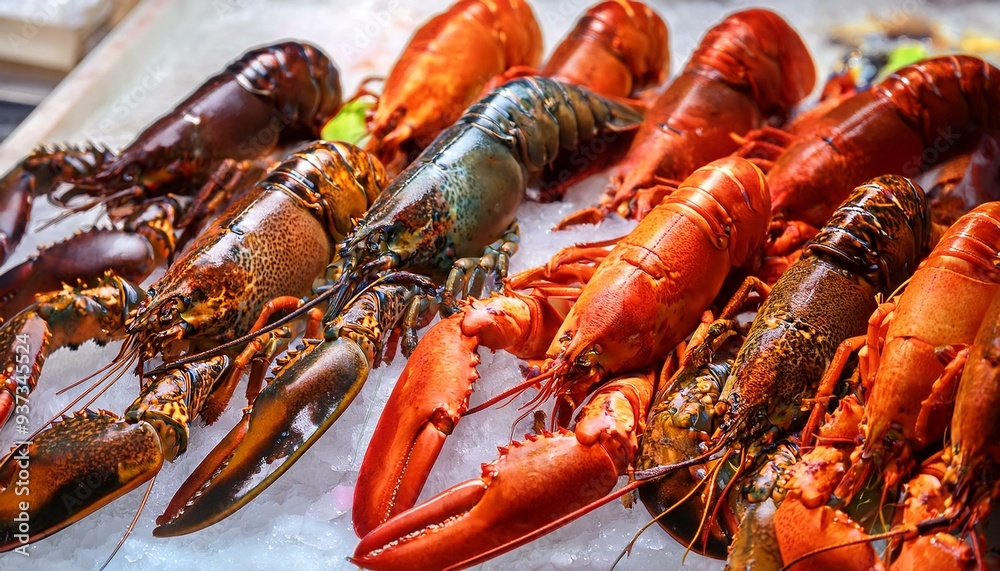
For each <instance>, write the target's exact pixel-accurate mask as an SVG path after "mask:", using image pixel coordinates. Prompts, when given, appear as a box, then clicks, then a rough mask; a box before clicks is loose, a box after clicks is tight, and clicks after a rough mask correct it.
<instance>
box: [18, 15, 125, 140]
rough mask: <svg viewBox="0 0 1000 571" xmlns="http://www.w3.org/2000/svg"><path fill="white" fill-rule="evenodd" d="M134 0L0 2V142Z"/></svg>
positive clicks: (94, 44) (74, 65)
mask: <svg viewBox="0 0 1000 571" xmlns="http://www.w3.org/2000/svg"><path fill="white" fill-rule="evenodd" d="M137 3H138V0H62V1H53V0H0V38H2V41H0V142H3V140H4V139H6V138H7V136H8V135H10V133H11V131H13V130H14V128H15V127H17V125H18V124H20V123H21V121H23V120H24V119H25V118H26V117H27V116H28V114H29V113H31V111H32V110H33V109H34V108H35V107H37V106H38V104H39V103H41V102H42V100H43V99H45V96H47V95H48V94H49V93H50V92H51V91H52V90H53V89H55V87H56V85H58V84H59V82H60V81H62V79H63V78H64V77H66V74H68V73H69V72H70V71H71V70H72V69H73V68H74V67H76V64H77V63H79V61H80V60H81V59H83V57H84V56H85V55H87V52H88V51H90V49H91V48H93V47H94V46H96V45H97V44H98V43H99V42H100V41H101V40H102V39H103V38H104V37H105V36H106V35H107V34H108V32H109V31H110V30H111V29H112V28H114V26H115V25H117V24H118V23H119V22H120V21H121V20H122V18H124V17H125V15H126V14H128V12H129V11H130V10H131V9H132V8H133V7H134V6H135V5H136V4H137Z"/></svg>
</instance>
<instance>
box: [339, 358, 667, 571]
mask: <svg viewBox="0 0 1000 571" xmlns="http://www.w3.org/2000/svg"><path fill="white" fill-rule="evenodd" d="M654 383H655V374H653V373H652V372H651V371H646V372H643V373H640V374H637V375H635V376H625V377H620V378H618V379H616V380H614V381H612V382H611V383H609V384H608V385H606V386H605V387H604V388H602V389H601V391H600V392H598V393H597V394H596V395H595V396H594V398H593V399H592V400H591V401H590V402H589V403H588V404H587V405H586V407H585V408H584V410H583V411H582V413H581V415H580V417H579V418H578V419H577V423H576V427H575V429H574V432H568V431H565V430H560V431H559V432H557V433H555V434H551V433H544V434H543V435H542V436H528V437H527V440H526V441H525V442H523V443H519V442H514V443H512V444H511V445H510V446H509V447H502V448H500V458H499V459H498V460H495V461H494V462H491V463H490V464H485V465H484V466H483V474H482V477H481V478H480V479H478V480H470V481H468V482H465V483H462V484H458V485H457V486H455V487H453V488H450V489H448V490H445V491H444V492H442V493H441V494H439V495H437V496H435V497H434V498H432V499H430V500H428V501H427V502H426V503H424V504H421V505H419V506H417V507H415V508H412V509H410V510H408V511H406V512H403V513H401V514H399V515H398V516H396V517H395V518H394V519H392V520H390V521H388V522H387V523H385V524H383V525H381V526H379V527H377V528H375V530H373V531H372V532H371V533H369V534H367V535H366V536H365V537H364V538H362V540H361V543H359V544H358V547H357V550H356V551H355V554H354V557H353V558H352V561H353V562H354V563H356V564H358V565H360V566H362V567H365V568H368V569H400V568H405V569H425V568H426V569H442V568H445V567H453V566H459V567H465V566H471V565H475V564H477V563H480V562H481V561H484V560H486V559H488V558H490V557H493V556H495V555H498V554H499V553H502V552H505V551H509V550H510V549H513V548H515V547H517V546H519V545H520V544H521V543H523V541H524V540H523V537H524V536H525V535H527V534H529V533H531V532H532V531H533V530H534V529H536V528H538V527H540V526H542V525H545V524H547V523H549V522H552V521H555V520H556V519H558V518H560V517H561V516H563V515H566V514H569V513H571V512H572V511H574V510H575V509H576V508H578V507H579V506H580V505H581V504H587V503H589V502H591V501H594V500H597V499H599V498H601V497H603V496H604V495H605V494H607V493H608V492H610V491H611V490H612V489H613V488H614V486H615V484H616V483H617V482H618V477H619V476H620V475H623V474H625V473H626V471H627V469H628V468H629V466H630V465H631V461H632V459H633V458H634V456H635V452H636V446H637V438H638V434H639V432H640V431H641V430H642V429H643V427H644V423H645V410H646V408H647V407H648V405H649V399H650V398H651V396H652V391H653V385H654Z"/></svg>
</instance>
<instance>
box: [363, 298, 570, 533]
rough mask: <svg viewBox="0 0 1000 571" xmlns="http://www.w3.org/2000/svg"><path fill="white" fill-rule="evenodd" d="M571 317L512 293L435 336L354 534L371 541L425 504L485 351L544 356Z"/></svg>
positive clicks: (443, 324)
mask: <svg viewBox="0 0 1000 571" xmlns="http://www.w3.org/2000/svg"><path fill="white" fill-rule="evenodd" d="M565 315H566V310H565V309H562V308H558V307H556V306H555V305H553V304H552V303H551V302H549V301H547V300H543V299H540V298H537V297H529V296H524V295H519V294H516V293H513V292H508V295H504V296H499V295H497V296H494V297H492V298H490V299H489V300H485V301H476V300H473V301H471V302H470V303H469V304H468V305H465V306H463V308H462V311H461V313H458V314H455V315H453V316H451V317H449V318H447V319H443V320H441V321H440V322H438V323H436V324H435V325H434V326H433V327H431V328H430V329H428V330H427V333H425V334H424V337H423V339H421V341H420V343H419V344H418V345H417V348H416V350H415V351H414V352H413V354H412V355H410V359H409V360H408V361H407V363H406V367H405V368H404V369H403V372H402V374H401V375H400V376H399V380H398V381H397V382H396V385H395V387H394V388H393V391H392V395H391V396H390V397H389V400H388V401H387V402H386V404H385V407H384V408H383V410H382V415H381V416H380V417H379V421H378V425H377V426H376V427H375V433H374V434H373V435H372V440H371V444H369V446H368V451H367V452H366V453H365V458H364V460H363V461H362V463H361V469H360V470H359V472H358V481H357V484H356V486H355V488H354V509H353V514H352V518H353V520H354V531H355V532H356V533H357V534H358V537H363V536H365V535H367V534H368V533H369V532H371V531H372V530H373V529H375V528H376V527H377V526H379V525H380V524H382V523H384V522H385V521H386V520H388V519H389V518H391V517H393V516H395V515H396V514H398V513H401V512H403V511H405V510H407V509H409V508H411V507H413V505H414V504H415V503H416V502H417V498H418V497H419V496H420V492H421V490H422V489H423V487H424V483H425V482H426V481H427V476H428V474H430V471H431V468H432V467H433V466H434V463H435V462H436V461H437V458H438V454H439V453H440V452H441V449H442V447H443V446H444V442H445V440H446V439H447V437H448V436H449V435H450V434H451V433H452V430H454V428H455V425H456V424H457V423H458V421H459V419H461V417H462V414H463V413H464V412H465V411H466V410H467V408H468V404H469V395H470V394H471V393H472V385H473V383H474V382H475V381H476V380H477V379H478V378H479V373H477V372H476V365H478V364H479V356H478V354H477V353H476V349H477V348H478V347H479V346H483V347H487V348H489V349H491V350H494V351H499V350H507V351H509V352H511V353H514V354H515V355H517V356H518V357H522V358H538V357H541V356H544V354H545V349H547V348H548V343H549V342H550V341H551V339H552V337H554V335H555V332H556V331H558V329H559V325H560V324H561V323H562V321H563V319H564V317H565Z"/></svg>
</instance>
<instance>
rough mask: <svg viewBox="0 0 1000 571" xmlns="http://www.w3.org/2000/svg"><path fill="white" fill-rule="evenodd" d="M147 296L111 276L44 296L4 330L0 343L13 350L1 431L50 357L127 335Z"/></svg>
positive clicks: (0, 408) (3, 383)
mask: <svg viewBox="0 0 1000 571" xmlns="http://www.w3.org/2000/svg"><path fill="white" fill-rule="evenodd" d="M145 297H146V294H145V293H144V292H143V291H142V290H141V289H139V288H138V287H136V286H135V285H133V284H132V283H130V282H128V281H127V280H123V279H122V278H119V277H117V276H115V275H114V274H112V273H110V272H108V273H106V274H104V275H103V276H102V277H100V278H99V279H98V280H97V281H96V282H95V283H94V285H93V286H85V285H83V284H80V285H79V286H77V287H75V288H71V287H69V286H64V287H63V289H61V290H59V291H56V292H53V293H50V294H46V295H43V296H41V297H40V298H39V300H38V302H37V303H35V305H34V306H32V307H30V308H28V309H25V310H24V311H22V312H21V313H19V314H17V315H16V316H14V317H13V318H11V320H10V321H8V322H6V323H4V324H3V326H2V327H0V344H2V345H3V346H4V347H11V348H12V351H10V352H9V353H8V355H7V356H6V357H4V359H3V360H2V361H0V366H2V367H3V369H2V370H0V426H3V424H4V423H5V422H6V421H7V418H8V416H9V415H10V412H11V409H12V407H13V405H14V404H15V401H18V400H19V399H18V397H20V398H21V399H23V398H26V397H27V396H28V395H29V394H31V392H32V391H33V390H34V389H35V384H36V382H37V381H38V377H39V376H40V375H41V373H42V366H43V364H44V363H45V359H46V358H47V357H48V355H49V354H50V353H51V352H52V351H55V350H56V349H59V348H60V347H71V348H75V347H77V346H78V345H80V344H82V343H85V342H87V341H90V340H93V341H95V342H97V343H101V344H103V343H107V342H109V341H113V340H116V339H121V338H122V337H124V336H125V319H126V317H127V316H128V314H129V312H131V311H132V310H133V309H134V308H135V307H137V306H138V305H139V303H140V302H141V301H142V300H143V299H145Z"/></svg>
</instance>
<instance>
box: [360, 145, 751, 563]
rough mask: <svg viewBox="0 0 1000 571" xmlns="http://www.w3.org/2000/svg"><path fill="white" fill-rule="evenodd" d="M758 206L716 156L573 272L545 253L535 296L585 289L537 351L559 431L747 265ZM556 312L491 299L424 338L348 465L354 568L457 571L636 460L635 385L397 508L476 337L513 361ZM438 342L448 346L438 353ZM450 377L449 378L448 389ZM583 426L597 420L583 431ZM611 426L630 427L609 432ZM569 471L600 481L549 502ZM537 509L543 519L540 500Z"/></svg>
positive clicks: (663, 347) (464, 377) (424, 464)
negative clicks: (509, 353) (554, 400)
mask: <svg viewBox="0 0 1000 571" xmlns="http://www.w3.org/2000/svg"><path fill="white" fill-rule="evenodd" d="M767 207H768V193H767V188H766V185H765V184H764V181H763V178H762V175H761V174H760V172H759V171H758V170H757V169H756V168H755V167H753V166H752V165H751V164H749V163H748V162H746V161H744V160H743V159H738V158H730V159H724V160H720V161H717V162H715V163H712V164H710V165H708V166H706V167H704V168H702V169H700V170H698V171H696V172H695V173H694V174H692V175H691V176H690V177H689V178H688V179H687V180H686V181H685V182H684V183H683V184H682V185H681V187H680V188H679V189H678V190H677V191H675V192H674V193H673V194H672V195H671V196H670V197H669V199H668V200H666V201H664V202H663V203H662V204H660V205H659V206H658V207H657V208H656V209H655V210H654V211H653V212H651V213H650V215H649V216H648V217H647V218H646V219H645V220H644V221H643V222H642V223H641V224H640V225H639V226H638V227H636V229H635V230H634V231H633V232H632V233H631V234H629V236H627V237H625V238H623V239H622V240H621V242H619V243H618V245H617V246H616V247H615V248H614V249H613V250H611V252H610V253H608V252H606V251H605V250H603V249H599V248H591V249H586V248H581V249H578V250H570V251H568V252H565V253H564V259H568V260H569V261H573V260H579V261H580V262H585V263H583V264H579V263H577V264H576V265H577V266H579V265H582V266H583V269H580V270H579V271H578V268H577V267H574V264H568V263H564V264H561V265H560V263H559V262H556V263H555V266H554V267H552V268H550V269H549V272H548V275H549V276H550V277H554V278H556V279H557V281H556V282H555V284H554V285H553V287H552V288H551V289H549V288H547V287H541V288H539V291H540V292H541V293H542V294H543V295H545V294H546V293H547V291H548V293H550V294H551V295H553V296H556V297H558V296H563V295H570V294H567V293H563V292H567V291H569V292H571V291H572V290H573V289H574V288H572V287H562V288H560V287H558V283H559V280H562V281H563V282H564V283H566V285H567V286H569V285H570V284H571V283H572V282H573V281H587V285H586V286H584V287H583V289H582V291H579V288H576V290H577V291H578V299H577V301H576V303H575V305H574V306H573V308H572V309H571V310H570V311H569V314H568V315H567V316H566V318H565V319H564V320H563V321H562V323H561V324H560V325H559V331H558V332H557V333H556V336H555V339H553V341H552V344H551V346H550V347H549V349H548V353H549V355H550V357H551V359H550V360H548V361H547V362H546V365H545V373H543V376H542V377H537V378H536V379H535V380H547V381H548V386H547V388H546V389H545V390H544V391H543V393H542V394H543V395H548V394H556V395H557V396H558V398H559V403H558V406H557V414H556V416H555V417H554V419H555V420H557V422H558V424H559V425H560V426H566V425H568V424H569V420H570V415H571V413H572V412H573V410H574V409H575V408H576V405H577V403H581V402H582V401H583V398H584V397H585V396H586V394H587V392H588V391H590V390H592V389H593V387H594V386H595V385H597V384H599V383H602V382H604V381H605V380H606V379H608V378H609V377H611V376H613V375H616V374H619V373H620V372H622V371H628V370H635V369H639V368H642V367H646V366H649V365H652V364H655V363H656V362H657V361H658V360H660V359H662V358H664V357H665V356H666V354H667V353H668V352H669V351H670V350H671V349H672V348H673V347H674V345H676V344H677V342H679V341H680V340H681V339H682V338H684V337H685V336H686V335H687V334H688V333H689V332H690V330H692V329H693V328H694V327H695V325H696V324H697V323H698V320H699V318H700V316H701V313H702V311H703V310H704V309H705V308H706V307H707V306H708V305H709V304H710V303H711V302H712V300H713V298H714V297H715V296H716V295H717V293H718V291H719V289H720V288H721V286H722V282H723V280H724V279H725V276H726V274H727V273H728V270H729V268H731V267H744V266H752V265H753V263H754V261H755V260H756V259H757V257H758V253H759V251H760V248H761V247H762V240H763V238H764V233H765V228H766V226H767V223H768V220H767V216H766V212H767ZM680 244H683V245H684V246H683V247H679V245H680ZM601 258H603V262H602V263H601V265H600V266H599V267H598V268H597V270H596V271H593V270H592V267H591V268H590V269H588V266H587V263H590V264H593V263H595V262H596V260H597V259H601ZM591 272H593V276H592V277H591V276H589V274H590V273H591ZM542 273H545V271H544V270H542ZM588 278H589V279H588ZM571 295H572V296H573V297H576V295H577V294H576V293H573V294H571ZM650 300H653V303H650ZM558 318H559V313H558V309H557V307H556V306H552V305H550V304H548V303H546V302H544V301H537V300H534V299H532V298H528V300H525V298H523V297H522V296H520V295H517V296H514V297H513V298H512V299H510V298H504V297H497V298H493V299H491V300H489V301H486V302H485V306H483V305H481V304H480V303H478V302H473V303H472V304H471V305H468V306H465V308H464V309H463V310H462V311H461V312H460V313H458V314H457V315H455V316H452V317H450V318H448V319H447V320H445V321H443V322H442V323H440V324H438V325H436V326H434V327H433V328H432V329H431V330H430V331H429V332H428V333H427V335H426V336H425V339H424V340H423V341H422V342H421V343H420V344H419V345H418V347H417V351H416V352H415V353H414V355H413V356H412V357H411V359H410V361H409V362H408V363H407V367H406V369H405V370H404V371H403V374H402V377H401V378H400V380H399V381H398V383H397V385H396V389H395V391H394V393H393V395H392V396H391V397H390V400H389V403H387V405H386V408H385V410H384V411H383V413H382V417H381V419H380V421H379V424H378V427H377V428H376V431H375V436H374V437H373V440H372V444H371V445H370V447H369V449H368V452H367V454H366V457H365V461H364V463H363V464H362V468H361V473H360V474H359V478H358V484H357V487H356V488H355V511H354V522H355V529H356V530H357V531H358V532H359V534H364V537H363V539H362V541H361V544H359V546H358V548H357V551H356V554H355V557H354V561H355V562H356V563H358V564H359V565H362V566H364V567H370V568H375V569H381V568H389V567H400V566H402V567H406V568H410V567H414V566H430V567H435V568H441V567H445V566H451V565H458V564H460V565H463V566H464V565H471V564H473V563H474V562H477V561H481V560H483V559H486V558H489V557H492V556H494V555H498V554H499V553H502V552H503V551H506V550H509V549H512V548H513V547H516V546H517V545H519V544H521V543H522V542H523V541H526V540H524V539H523V538H522V536H524V535H525V534H526V533H527V532H528V530H529V529H531V528H535V527H538V526H541V525H543V524H544V523H546V522H549V521H552V520H554V519H557V518H559V517H560V516H562V515H565V514H567V513H569V512H570V511H572V507H571V506H573V505H579V503H580V502H588V501H590V500H592V499H596V498H597V497H600V496H601V495H603V494H604V493H606V492H607V491H609V490H610V489H611V488H612V487H614V484H615V483H616V481H617V477H618V476H619V475H622V474H624V473H625V470H626V469H627V468H628V467H629V466H630V465H631V463H632V460H633V458H634V454H635V437H636V435H637V433H636V430H638V429H639V428H640V427H641V426H643V423H644V420H643V419H644V417H645V410H646V407H647V405H648V400H647V399H648V398H649V396H648V393H642V394H644V395H645V396H643V397H642V398H639V397H638V396H636V395H633V396H632V397H631V398H630V399H629V401H630V402H629V404H628V405H625V404H622V405H620V406H616V407H605V410H611V411H612V412H614V411H617V410H621V409H625V410H631V411H632V412H631V413H630V414H625V415H618V414H613V415H611V416H610V417H605V416H601V418H602V420H596V419H594V416H593V414H591V413H592V412H594V411H593V410H592V409H591V408H590V407H591V405H588V406H587V407H585V412H584V413H583V416H581V417H580V420H578V422H577V425H576V431H575V435H574V433H569V432H566V431H564V430H560V431H559V432H558V433H557V434H545V435H543V436H542V437H540V438H530V439H529V441H528V442H525V443H523V444H515V445H513V446H512V447H511V448H510V449H509V454H505V455H504V456H502V457H501V459H500V460H499V461H497V462H496V463H494V464H492V465H490V466H489V467H488V468H487V469H486V470H485V471H484V477H483V479H482V480H473V481H471V482H467V483H465V484H460V485H459V486H457V487H455V488H452V489H451V490H447V491H445V492H443V493H442V494H440V495H438V496H437V497H435V498H433V499H431V500H429V501H428V502H427V503H425V504H421V505H420V506H417V507H414V508H412V509H409V510H407V511H404V510H406V509H407V508H409V507H410V505H411V504H412V503H413V502H414V501H415V500H416V497H417V495H418V494H419V489H420V488H421V487H422V485H423V481H424V479H425V478H426V473H427V470H428V469H429V467H430V465H432V464H433V462H434V460H435V458H436V456H437V454H438V452H439V451H440V447H441V444H442V443H443V440H444V438H445V436H446V435H447V434H448V433H450V432H451V430H452V429H453V427H454V425H455V423H457V422H458V420H459V418H460V417H461V415H462V413H463V412H464V411H465V409H466V407H467V406H468V395H469V392H470V389H469V385H470V384H471V382H472V381H473V380H474V379H475V377H476V375H475V372H474V369H473V368H472V367H474V365H475V364H476V363H477V362H478V359H477V357H476V354H475V348H476V346H477V345H479V344H481V343H482V344H485V345H486V346H489V347H491V348H493V349H500V348H507V347H511V346H513V347H517V348H518V349H516V351H517V352H518V353H519V354H520V355H522V356H525V357H540V356H542V355H541V352H540V351H541V350H542V347H543V345H541V344H539V343H538V341H539V340H541V339H544V338H545V336H547V335H551V334H552V331H553V329H554V328H555V326H556V324H557V323H558V321H559V319H558ZM455 337H457V338H458V340H457V341H456V339H455ZM442 338H450V339H442ZM442 350H446V351H449V352H451V353H452V354H450V355H448V356H447V358H445V359H442V358H441V357H440V355H439V353H440V351H442ZM456 367H458V370H456ZM428 381H432V382H428ZM455 381H459V383H458V384H454V385H453V383H455ZM428 385H430V386H428ZM612 386H613V385H606V386H605V389H607V390H611V388H610V387H612ZM633 390H637V389H633ZM644 390H651V388H650V389H644ZM630 392H631V391H630ZM595 398H599V397H595ZM438 403H441V404H438ZM591 422H594V423H597V424H598V425H603V426H606V427H607V428H606V429H605V430H604V431H598V432H597V433H595V432H594V429H593V428H592V427H591V425H590V423H591ZM622 423H625V424H624V426H626V427H627V428H628V430H622V429H621V428H620V427H621V426H623V424H622ZM542 459H545V460H542ZM539 461H541V462H545V463H547V465H546V466H545V467H546V470H545V473H544V475H542V474H538V473H537V472H538V470H539V469H541V467H540V466H538V465H537V464H536V462H539ZM512 470H513V471H512ZM514 474H516V475H517V477H516V478H514V479H511V478H512V475H514ZM532 474H535V477H539V478H542V479H541V480H539V483H537V484H531V483H530V481H525V478H529V477H531V475H532ZM573 474H579V476H574V477H573V480H579V478H584V477H586V478H588V481H591V480H596V481H598V482H600V484H595V485H594V487H593V489H590V488H588V489H587V490H586V492H585V493H582V495H581V496H580V497H577V496H575V495H569V494H555V496H558V497H557V498H554V497H553V495H554V494H553V493H552V491H551V490H552V488H551V487H550V485H549V480H550V479H552V478H555V480H553V481H556V480H559V479H560V478H563V477H564V476H566V475H573ZM585 474H587V475H588V476H584V475H585ZM598 474H599V476H598ZM508 481H510V483H509V484H508V483H507V482H508ZM542 482H545V483H544V484H543V483H542ZM555 485H556V486H558V485H559V484H555ZM557 489H558V488H557ZM542 498H549V499H545V500H543V499H542ZM373 500H374V501H373ZM540 502H544V505H545V506H546V508H547V509H546V510H545V511H544V512H542V511H540V510H539V509H538V506H539V505H541V504H540ZM529 512H530V514H529ZM387 519H388V521H386V520H387ZM383 522H384V523H383ZM489 522H502V525H493V526H491V532H490V533H475V532H474V530H476V529H479V528H480V526H482V525H485V524H488V523H489ZM379 524H381V525H379ZM375 526H378V527H375ZM373 527H374V529H372V528H373ZM461 537H465V538H466V539H459V538H461ZM449 538H453V539H449Z"/></svg>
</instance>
